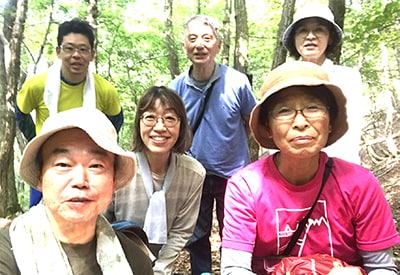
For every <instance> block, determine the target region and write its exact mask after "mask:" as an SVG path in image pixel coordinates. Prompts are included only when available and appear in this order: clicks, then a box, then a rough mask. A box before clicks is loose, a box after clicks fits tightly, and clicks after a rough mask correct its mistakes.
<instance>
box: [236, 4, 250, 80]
mask: <svg viewBox="0 0 400 275" xmlns="http://www.w3.org/2000/svg"><path fill="white" fill-rule="evenodd" d="M235 19H236V39H235V56H234V68H235V69H236V70H238V71H239V72H242V73H245V74H247V68H248V64H249V60H248V57H247V52H248V49H249V28H248V27H247V9H246V0H235Z"/></svg>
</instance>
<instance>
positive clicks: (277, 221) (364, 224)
mask: <svg viewBox="0 0 400 275" xmlns="http://www.w3.org/2000/svg"><path fill="white" fill-rule="evenodd" d="M261 95H262V98H261V100H260V102H259V103H258V104H257V105H256V107H255V108H254V109H253V111H252V113H251V116H250V128H251V130H252V132H253V134H254V138H255V140H256V141H257V142H258V143H259V144H260V145H261V146H262V147H265V148H267V149H278V151H277V152H276V153H275V154H273V155H269V156H266V157H263V158H261V159H259V160H257V161H255V162H253V163H251V164H249V165H248V166H246V167H244V168H242V169H241V170H240V171H239V172H237V173H236V174H235V175H233V176H232V177H231V178H230V179H229V180H228V185H227V189H226V193H225V219H224V230H223V238H222V251H221V271H222V274H241V275H242V274H270V273H269V272H273V270H274V268H273V266H274V264H276V263H277V262H279V261H277V258H280V257H282V256H296V257H302V256H311V255H317V254H320V255H321V254H322V255H328V256H329V257H334V258H336V259H339V260H341V261H344V262H346V263H347V264H348V265H350V266H349V267H345V269H346V270H344V271H343V272H347V271H349V273H343V274H361V273H360V272H365V271H364V270H366V272H371V271H372V270H374V271H377V272H378V271H379V272H382V273H379V274H397V272H398V270H397V267H396V264H395V262H394V257H393V252H392V247H393V246H394V245H396V244H399V243H400V237H399V235H398V233H397V231H396V227H395V224H394V222H393V217H392V213H391V210H390V207H389V205H388V203H387V201H386V199H385V195H384V193H383V190H382V188H381V186H380V184H379V182H378V181H377V179H376V178H375V177H374V176H373V174H372V173H371V172H370V171H369V170H367V169H365V168H363V167H362V166H360V165H357V164H354V163H351V162H347V161H344V160H342V159H340V158H330V157H328V155H327V154H326V153H325V152H323V151H322V149H323V148H324V147H326V146H328V145H331V144H334V143H335V142H337V141H338V140H340V138H342V136H343V135H344V134H345V133H346V130H347V128H348V126H347V122H346V98H345V97H344V95H343V93H342V91H341V89H340V88H339V87H338V86H337V85H334V84H333V83H332V82H330V81H329V79H328V75H327V73H326V72H325V71H324V70H323V69H322V68H321V67H320V66H318V65H316V64H314V63H311V62H306V61H292V62H287V63H285V64H283V65H281V66H279V67H277V68H276V69H274V70H273V71H271V72H270V74H269V75H268V76H267V78H266V80H265V82H264V85H263V87H262V89H261ZM304 217H305V218H304ZM302 220H303V221H302ZM299 228H300V229H299ZM297 229H299V230H297ZM295 236H297V237H295ZM360 268H363V269H364V270H362V269H360ZM354 270H355V271H356V272H355V273H351V272H350V271H354ZM274 274H278V273H274ZM279 274H282V273H279ZM290 274H296V273H290ZM302 274H306V273H302ZM307 274H311V273H307ZM318 274H320V273H318ZM341 274H342V273H341ZM371 274H372V273H371Z"/></svg>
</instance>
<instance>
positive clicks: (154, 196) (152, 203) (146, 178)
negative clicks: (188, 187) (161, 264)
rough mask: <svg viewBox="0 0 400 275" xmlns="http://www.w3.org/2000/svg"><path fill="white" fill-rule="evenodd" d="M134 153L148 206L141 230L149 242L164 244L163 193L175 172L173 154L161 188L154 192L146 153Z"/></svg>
mask: <svg viewBox="0 0 400 275" xmlns="http://www.w3.org/2000/svg"><path fill="white" fill-rule="evenodd" d="M136 155H137V160H138V165H139V169H140V173H141V175H142V179H143V183H144V187H145V189H146V194H147V197H148V198H149V207H148V208H147V211H146V217H145V220H144V225H143V230H144V231H145V232H146V235H147V237H148V239H149V243H153V244H166V243H167V235H168V234H167V206H166V201H165V193H166V192H167V191H168V188H169V187H170V185H171V183H172V179H173V177H174V174H175V162H176V157H175V154H174V153H172V154H171V158H170V161H169V166H168V170H167V174H166V175H165V178H164V184H163V187H162V190H160V191H156V192H154V187H153V177H152V175H151V171H150V167H149V164H148V162H147V157H146V154H145V153H144V152H137V153H136Z"/></svg>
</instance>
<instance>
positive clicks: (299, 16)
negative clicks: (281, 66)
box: [282, 3, 343, 57]
mask: <svg viewBox="0 0 400 275" xmlns="http://www.w3.org/2000/svg"><path fill="white" fill-rule="evenodd" d="M308 18H318V19H321V20H323V21H325V22H327V23H329V24H330V25H331V26H332V29H333V31H334V32H333V33H334V34H335V35H333V36H332V38H333V42H332V44H331V45H330V47H332V48H334V47H336V46H337V45H338V44H339V43H340V42H341V41H342V37H343V31H342V29H341V28H340V27H339V25H338V24H336V23H335V19H334V16H333V13H332V11H331V9H330V8H329V7H328V6H327V5H322V4H318V3H311V4H307V5H305V6H303V7H302V8H300V9H299V10H298V11H297V12H296V13H295V14H294V16H293V22H292V23H291V24H290V25H289V27H287V29H286V30H285V32H284V33H283V39H282V40H283V45H284V46H285V48H286V49H287V50H288V51H289V53H290V54H291V55H293V56H296V57H299V56H300V54H299V53H298V52H297V50H296V45H295V43H294V33H295V31H296V28H297V25H298V24H299V23H300V22H301V21H302V20H304V19H308Z"/></svg>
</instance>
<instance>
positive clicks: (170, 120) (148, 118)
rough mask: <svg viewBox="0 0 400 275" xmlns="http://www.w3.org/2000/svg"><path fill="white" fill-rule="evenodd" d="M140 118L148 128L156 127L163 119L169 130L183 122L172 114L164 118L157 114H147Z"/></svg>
mask: <svg viewBox="0 0 400 275" xmlns="http://www.w3.org/2000/svg"><path fill="white" fill-rule="evenodd" d="M140 118H141V120H142V121H143V123H144V125H146V126H148V127H154V126H155V125H156V124H157V122H158V121H159V120H160V119H161V121H162V122H163V123H164V125H165V127H167V128H171V127H174V126H175V125H177V124H178V122H179V121H180V120H181V119H180V118H179V117H178V116H176V115H172V114H170V115H164V116H156V115H155V114H145V115H142V116H141V117H140Z"/></svg>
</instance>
